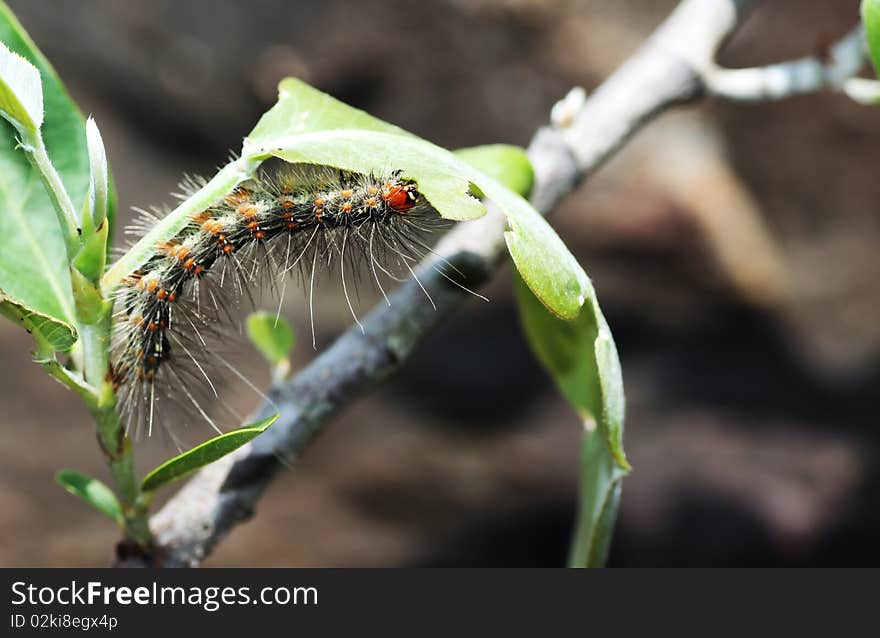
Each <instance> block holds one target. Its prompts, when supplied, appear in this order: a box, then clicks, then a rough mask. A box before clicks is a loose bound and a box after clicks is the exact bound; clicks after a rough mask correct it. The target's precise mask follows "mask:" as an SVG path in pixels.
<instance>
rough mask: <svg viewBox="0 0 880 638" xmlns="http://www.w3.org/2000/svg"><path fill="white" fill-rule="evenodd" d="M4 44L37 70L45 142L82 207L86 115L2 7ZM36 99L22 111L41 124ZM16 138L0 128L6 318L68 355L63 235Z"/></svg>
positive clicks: (1, 298) (0, 278)
mask: <svg viewBox="0 0 880 638" xmlns="http://www.w3.org/2000/svg"><path fill="white" fill-rule="evenodd" d="M0 41H2V42H3V43H4V44H5V45H6V46H7V47H8V48H9V49H10V50H12V51H14V52H15V53H17V54H19V55H21V56H22V57H23V58H25V59H26V60H28V61H29V62H30V63H32V64H33V65H34V66H36V68H37V69H38V70H39V73H40V75H39V79H40V80H41V82H42V101H43V104H42V107H41V108H40V109H39V111H40V113H42V112H43V108H45V117H44V118H42V134H43V139H44V140H45V143H46V147H47V148H48V152H49V156H50V158H51V160H52V163H53V164H54V165H55V167H56V169H57V170H58V173H59V174H60V176H61V179H62V181H63V183H64V186H65V187H66V189H67V192H68V193H69V194H70V196H71V199H73V201H77V202H80V201H84V200H85V197H86V193H87V192H88V184H89V160H88V152H87V150H86V136H85V123H84V120H83V117H82V115H81V114H80V113H79V111H78V110H77V108H76V106H75V105H74V103H73V102H72V101H71V99H70V97H69V96H68V95H67V93H66V91H65V89H64V87H63V85H62V84H61V81H60V80H59V79H58V76H57V75H56V74H55V71H54V70H53V69H52V67H51V66H50V64H49V62H48V61H47V60H46V58H45V57H43V55H42V54H41V53H40V51H39V50H38V49H37V47H36V46H35V45H34V43H33V42H32V41H31V39H30V38H29V37H28V35H27V33H26V32H25V31H24V29H23V28H22V26H21V25H20V24H19V23H18V21H17V20H16V19H15V16H14V15H13V14H12V12H11V11H10V10H9V8H8V7H6V6H5V5H3V4H2V3H0ZM19 90H26V86H25V87H20V89H19ZM32 93H33V92H31V93H24V94H23V95H25V96H28V95H30V97H29V98H27V99H26V100H25V101H24V104H25V109H26V112H27V113H29V114H30V120H31V122H32V123H33V124H37V123H38V122H39V119H38V118H37V119H35V116H34V113H35V112H36V110H37V107H36V101H35V100H34V99H33V95H32ZM4 99H6V98H4ZM4 108H12V107H11V106H9V105H8V104H7V106H5V107H4ZM19 115H20V114H19ZM18 136H21V131H20V130H18V129H16V128H15V127H13V125H11V124H8V123H7V122H5V121H0V305H2V306H5V307H6V310H5V312H3V314H6V315H7V316H8V315H10V314H12V315H16V316H19V317H21V318H22V322H23V323H26V324H28V325H31V326H32V329H33V330H36V331H39V332H40V333H41V336H42V337H43V338H44V339H45V340H46V341H47V342H48V343H49V344H51V346H52V347H53V348H54V349H56V350H67V349H69V348H70V346H71V345H72V344H73V342H74V341H75V339H76V330H75V327H74V326H75V323H74V307H73V296H72V293H71V288H70V276H69V272H68V266H67V257H66V247H65V240H64V235H63V234H62V231H61V228H60V227H59V224H58V219H57V217H56V213H55V211H54V209H53V206H52V203H51V200H50V199H49V197H48V195H47V194H46V192H45V191H44V189H43V186H42V184H41V183H40V176H39V174H38V173H37V172H36V171H35V170H34V168H33V167H32V166H31V165H30V163H29V162H28V160H27V158H26V157H25V155H24V153H22V152H21V150H20V149H17V148H16V143H17V142H16V137H18Z"/></svg>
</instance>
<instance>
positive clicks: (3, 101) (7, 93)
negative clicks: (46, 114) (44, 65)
mask: <svg viewBox="0 0 880 638" xmlns="http://www.w3.org/2000/svg"><path fill="white" fill-rule="evenodd" d="M0 115H2V116H3V118H4V119H5V120H7V121H8V122H9V123H10V124H12V125H13V126H14V127H15V128H16V129H18V131H19V132H20V133H21V134H22V135H26V134H27V133H28V132H31V133H33V132H34V131H37V130H39V128H40V125H41V124H42V123H43V87H42V85H41V84H40V72H39V71H37V69H36V67H35V66H34V65H33V64H31V63H30V62H28V61H27V60H25V59H24V58H23V57H21V56H20V55H18V54H17V53H13V52H12V51H10V50H9V49H7V48H6V47H5V46H2V45H0Z"/></svg>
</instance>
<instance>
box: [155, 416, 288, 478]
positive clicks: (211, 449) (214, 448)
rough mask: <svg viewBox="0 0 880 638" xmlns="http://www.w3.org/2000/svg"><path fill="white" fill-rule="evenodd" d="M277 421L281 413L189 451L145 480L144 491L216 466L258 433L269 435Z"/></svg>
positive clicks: (160, 467)
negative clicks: (210, 464) (267, 430)
mask: <svg viewBox="0 0 880 638" xmlns="http://www.w3.org/2000/svg"><path fill="white" fill-rule="evenodd" d="M276 419H278V415H277V414H276V415H274V416H271V417H269V418H268V419H263V420H262V421H258V422H257V423H254V424H253V425H248V426H245V427H243V428H239V429H237V430H233V431H232V432H227V433H225V434H221V435H220V436H216V437H214V438H213V439H210V440H209V441H205V442H204V443H202V444H200V445H197V446H195V447H194V448H192V449H191V450H187V451H186V452H184V453H183V454H179V455H178V456H175V457H174V458H173V459H170V460H168V461H165V462H164V463H163V464H162V465H160V466H159V467H157V468H156V469H154V470H153V471H152V472H150V473H149V474H147V476H146V477H144V480H143V482H142V483H141V489H142V490H143V491H144V492H155V491H156V490H157V489H159V488H160V487H162V486H163V485H166V484H168V483H171V482H172V481H176V480H177V479H179V478H182V477H184V476H186V475H187V474H190V473H191V472H195V471H196V470H198V469H199V468H202V467H204V466H206V465H208V464H209V463H213V462H214V461H216V460H217V459H220V458H223V457H224V456H226V455H227V454H229V453H230V452H234V451H235V450H237V449H238V448H240V447H241V446H242V445H244V444H245V443H247V442H248V441H250V440H251V439H253V438H254V437H255V436H257V435H258V434H262V433H263V432H265V431H266V428H268V427H269V426H270V425H272V424H273V423H275V421H276Z"/></svg>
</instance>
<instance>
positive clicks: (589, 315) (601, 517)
mask: <svg viewBox="0 0 880 638" xmlns="http://www.w3.org/2000/svg"><path fill="white" fill-rule="evenodd" d="M516 290H517V301H518V307H519V314H520V321H521V323H522V325H523V330H524V332H525V334H526V337H527V339H528V341H529V344H530V345H531V347H532V350H533V351H534V353H535V355H536V357H537V358H538V360H539V361H540V362H541V364H542V365H543V366H544V368H545V369H546V370H547V372H548V373H549V374H550V376H551V377H552V378H553V380H554V381H555V382H556V385H557V387H558V388H559V391H560V392H561V393H562V395H563V396H564V397H565V399H566V400H567V401H568V403H569V404H570V405H571V406H572V408H574V410H575V412H576V413H577V414H578V416H579V417H580V418H581V420H582V421H583V423H584V427H585V440H584V451H583V459H582V468H581V504H580V508H579V509H580V513H579V518H578V521H579V522H578V527H577V532H576V534H575V540H574V543H573V545H572V564H573V565H576V566H588V565H589V566H592V565H597V564H601V563H602V562H603V561H604V557H605V555H606V553H607V548H608V544H609V542H610V534H611V531H612V528H613V521H614V516H615V512H616V500H617V499H618V498H619V490H620V480H621V479H622V478H623V476H625V475H626V474H627V473H628V472H629V470H630V465H629V462H628V461H627V459H626V455H625V453H624V451H623V422H624V412H625V400H624V394H623V378H622V374H621V369H620V361H619V358H618V355H617V348H616V347H615V345H614V340H613V338H612V336H611V330H610V329H609V328H608V324H607V322H606V321H605V317H604V316H603V315H602V311H601V309H600V308H599V303H598V300H597V299H596V294H595V291H594V290H593V288H592V286H590V288H589V291H588V294H587V299H586V303H585V304H584V309H583V310H582V311H581V313H580V315H579V316H578V317H577V319H575V320H573V321H564V320H561V319H559V318H558V317H555V316H553V315H552V314H551V313H549V312H548V311H547V309H546V308H545V307H544V306H543V305H541V304H540V303H538V301H537V300H536V299H535V297H534V295H533V294H532V293H531V291H530V290H529V289H528V288H527V287H526V286H525V285H524V284H523V282H522V281H520V280H519V279H517V284H516Z"/></svg>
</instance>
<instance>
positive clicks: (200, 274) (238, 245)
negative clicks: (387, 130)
mask: <svg viewBox="0 0 880 638" xmlns="http://www.w3.org/2000/svg"><path fill="white" fill-rule="evenodd" d="M201 184H202V182H201V181H199V180H193V179H189V180H187V181H186V182H184V184H182V187H183V190H184V194H183V196H184V197H185V196H187V195H188V194H190V193H191V192H193V191H194V190H195V189H197V188H198V187H200V186H201ZM141 213H142V218H141V220H140V221H139V223H137V224H136V225H135V226H132V227H131V232H133V233H135V234H141V233H144V232H146V231H147V230H149V228H150V227H152V225H153V224H155V223H156V221H157V220H158V215H157V214H155V213H149V212H146V211H141ZM442 226H445V223H444V222H443V220H442V219H441V218H440V217H439V215H438V214H437V213H436V211H434V210H433V209H432V208H431V206H430V205H429V204H428V202H427V201H426V200H425V198H424V197H423V196H422V195H421V194H420V193H419V191H418V185H417V183H416V182H415V181H413V180H409V179H404V178H403V177H402V176H401V173H400V172H399V171H391V172H389V173H387V174H385V175H362V174H358V173H351V172H346V171H339V170H333V169H329V168H326V167H317V166H310V165H290V164H286V163H283V162H279V163H275V164H271V165H268V166H267V165H264V166H263V167H261V168H260V169H259V170H258V172H257V174H256V175H255V176H254V177H253V178H252V179H251V180H248V181H246V182H244V183H243V184H241V185H239V186H238V187H237V188H235V189H234V190H233V191H232V192H231V193H229V194H227V195H226V196H225V197H224V198H223V199H222V200H220V201H218V202H216V203H215V204H214V205H213V206H211V207H209V208H208V209H206V210H204V211H201V212H199V213H198V214H196V215H193V216H192V217H191V219H190V220H189V223H188V224H187V225H186V227H185V228H184V229H183V230H182V231H181V232H180V233H178V235H177V236H175V237H174V238H172V239H170V240H168V241H166V242H163V243H162V244H160V245H157V246H156V251H155V253H154V254H153V255H152V257H151V258H150V259H149V260H148V261H147V262H146V263H145V264H144V265H143V266H142V267H141V268H140V269H139V270H137V271H136V272H134V273H132V274H130V275H129V276H128V277H126V278H125V280H124V281H123V285H122V286H121V287H120V289H119V292H118V293H117V296H116V300H115V303H116V311H115V316H114V335H113V344H112V348H111V351H112V362H113V374H114V379H115V380H116V383H117V384H118V386H119V389H120V392H119V396H120V402H121V411H122V414H123V417H124V418H125V420H126V423H127V427H128V428H129V430H134V431H136V432H137V431H140V430H143V429H146V430H147V432H148V433H149V432H151V431H152V427H153V422H154V419H155V418H156V417H155V412H156V410H157V408H158V407H159V404H160V403H162V402H164V403H166V404H177V405H182V406H183V407H184V408H189V409H190V411H191V409H193V408H194V409H195V410H196V411H197V412H198V413H199V414H200V415H201V416H202V417H203V418H204V419H205V420H207V421H208V422H209V423H210V424H211V425H212V426H213V427H214V428H215V429H217V426H216V425H215V424H214V422H213V421H212V420H211V418H210V416H209V415H208V414H207V413H206V412H205V410H204V409H203V408H202V403H203V398H202V399H200V397H199V394H200V391H204V390H205V389H207V390H210V392H211V393H212V397H213V398H212V399H211V400H214V401H216V400H217V399H219V395H218V393H217V390H216V388H215V387H214V384H213V383H212V381H211V378H210V376H209V375H208V373H207V371H206V369H207V368H209V367H213V365H214V364H220V365H221V366H226V367H228V368H229V369H230V370H232V372H234V373H236V374H237V375H238V376H239V378H240V379H241V380H242V381H244V382H245V383H247V384H248V385H251V384H250V383H249V382H248V381H247V379H246V378H244V377H243V376H242V375H240V373H237V371H235V370H234V369H233V368H231V366H229V364H228V363H226V361H225V359H223V358H222V357H221V356H219V355H218V354H217V352H216V347H217V344H218V343H221V342H222V339H218V336H219V334H218V326H222V325H223V324H224V323H228V321H231V320H232V316H231V315H230V311H229V294H230V293H232V295H233V296H234V297H235V298H236V299H238V298H241V297H242V296H245V297H251V291H252V289H254V288H255V286H256V284H257V283H258V282H260V281H268V283H269V284H270V285H271V286H272V287H277V285H278V282H279V281H282V280H283V278H284V276H285V275H286V274H287V273H288V272H289V271H291V270H293V269H294V268H295V267H297V266H299V267H300V272H301V273H302V274H303V278H304V279H305V280H307V284H308V287H309V303H310V306H311V303H312V297H313V293H314V283H315V274H316V272H317V271H318V270H320V269H322V268H335V267H337V266H338V268H339V272H340V275H341V280H342V285H343V289H344V291H345V296H346V299H347V301H348V306H349V309H350V310H351V312H352V315H353V316H354V318H355V320H356V321H357V316H356V314H355V312H354V309H353V306H352V304H351V300H350V297H349V294H348V287H347V286H348V284H347V282H346V278H347V276H349V275H348V274H347V273H346V268H347V267H348V268H349V269H353V268H354V266H356V265H357V263H356V262H362V261H365V262H366V264H367V267H368V270H369V271H370V274H371V279H372V281H373V282H374V283H375V285H376V286H377V287H378V289H379V290H380V291H381V292H382V294H383V295H384V296H385V298H386V300H387V295H386V294H385V289H384V287H383V285H382V283H381V281H382V279H383V278H390V279H392V280H396V281H400V278H399V277H398V276H396V275H395V271H397V272H399V273H401V274H403V273H405V272H407V271H408V272H409V273H410V274H412V275H415V273H414V271H413V269H412V264H414V263H415V262H416V261H418V260H419V259H420V258H421V257H422V256H424V254H425V253H426V252H428V251H431V249H430V247H429V245H428V244H427V243H426V237H425V235H426V234H427V233H430V232H431V231H432V230H436V229H437V228H438V227H442ZM347 264H348V266H347ZM444 276H446V277H447V279H450V281H452V282H453V283H455V284H456V285H460V284H458V282H455V281H454V280H452V279H451V278H449V277H448V276H447V275H445V274H444ZM462 287H463V286H462ZM423 290H424V288H423ZM281 293H282V296H283V290H282V291H281ZM425 294H426V296H427V297H428V299H429V300H430V295H428V293H427V291H425ZM251 300H252V297H251ZM432 303H433V302H432ZM279 312H280V307H279ZM227 320H228V321H227ZM358 323H359V322H358ZM312 334H313V343H314V319H312ZM212 339H213V342H212V341H211V340H212ZM251 387H252V388H253V386H252V385H251ZM253 389H254V390H255V391H257V392H259V391H258V390H256V388H253ZM144 426H145V427H144Z"/></svg>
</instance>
